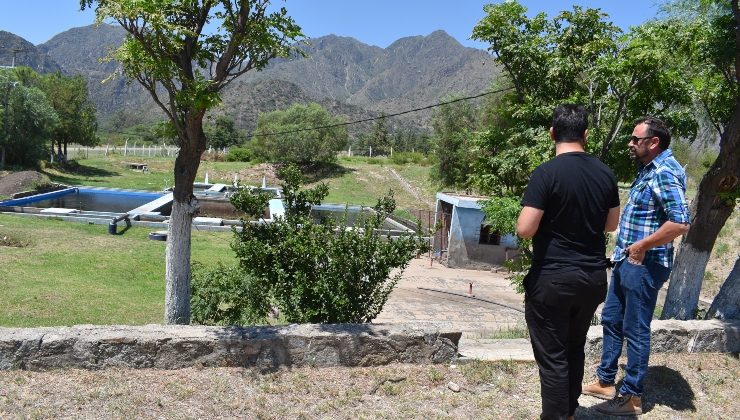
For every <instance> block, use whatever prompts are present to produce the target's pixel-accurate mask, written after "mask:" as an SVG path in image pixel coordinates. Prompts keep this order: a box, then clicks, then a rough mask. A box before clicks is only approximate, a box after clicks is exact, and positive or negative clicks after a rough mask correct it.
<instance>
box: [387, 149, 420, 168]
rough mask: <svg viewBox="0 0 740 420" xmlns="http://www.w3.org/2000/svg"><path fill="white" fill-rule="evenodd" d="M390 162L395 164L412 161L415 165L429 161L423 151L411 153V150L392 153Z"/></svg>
mask: <svg viewBox="0 0 740 420" xmlns="http://www.w3.org/2000/svg"><path fill="white" fill-rule="evenodd" d="M391 162H393V163H395V164H396V165H405V164H407V163H414V164H417V165H428V164H429V161H428V159H427V157H426V156H424V154H423V153H419V152H416V153H412V152H399V153H394V154H393V156H391Z"/></svg>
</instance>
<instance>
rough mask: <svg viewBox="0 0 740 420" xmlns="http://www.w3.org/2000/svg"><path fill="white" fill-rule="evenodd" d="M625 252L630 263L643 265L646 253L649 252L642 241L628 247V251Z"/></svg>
mask: <svg viewBox="0 0 740 420" xmlns="http://www.w3.org/2000/svg"><path fill="white" fill-rule="evenodd" d="M624 252H626V253H627V259H628V261H629V262H630V263H632V264H637V265H642V261H643V260H644V259H645V253H646V252H647V249H646V248H645V246H644V245H642V244H641V242H640V241H637V242H635V243H634V244H632V245H630V246H628V247H627V249H625V250H624Z"/></svg>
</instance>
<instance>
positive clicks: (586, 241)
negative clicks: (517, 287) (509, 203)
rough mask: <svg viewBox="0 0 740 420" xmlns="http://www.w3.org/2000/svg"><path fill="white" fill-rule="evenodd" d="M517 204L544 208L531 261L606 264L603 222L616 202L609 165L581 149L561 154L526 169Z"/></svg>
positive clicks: (551, 264) (549, 264)
mask: <svg viewBox="0 0 740 420" xmlns="http://www.w3.org/2000/svg"><path fill="white" fill-rule="evenodd" d="M522 205H523V206H527V207H534V208H536V209H540V210H544V214H543V215H542V220H541V221H540V225H539V227H538V228H537V233H536V234H535V235H534V238H533V241H532V245H533V247H534V256H533V261H532V265H533V266H535V267H542V268H560V267H565V266H573V265H575V266H579V267H585V268H605V267H606V261H607V260H606V256H605V252H606V243H605V237H604V226H605V224H606V217H607V214H608V213H609V209H611V208H614V207H618V206H619V192H618V190H617V181H616V178H615V177H614V173H612V171H611V169H609V167H607V166H606V165H604V164H603V163H602V162H601V161H600V160H599V159H597V158H596V157H594V156H592V155H590V154H588V153H585V152H570V153H562V154H560V155H558V156H556V157H555V158H554V159H552V160H550V161H548V162H545V163H543V164H542V165H540V166H538V167H537V169H535V170H534V172H532V176H531V177H530V179H529V184H528V185H527V189H526V190H525V191H524V196H523V197H522Z"/></svg>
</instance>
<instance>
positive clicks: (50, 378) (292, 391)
mask: <svg viewBox="0 0 740 420" xmlns="http://www.w3.org/2000/svg"><path fill="white" fill-rule="evenodd" d="M589 363H590V366H587V369H586V373H587V376H588V375H589V374H590V373H591V372H593V370H594V368H595V364H596V361H595V360H591V361H589ZM650 364H651V367H650V374H649V377H648V379H647V392H646V395H645V404H644V407H645V408H646V410H647V413H646V415H645V416H643V418H646V419H683V418H686V419H689V418H697V419H699V418H727V419H730V418H737V413H738V411H739V410H740V378H739V376H738V371H739V369H738V367H740V363H739V362H738V360H737V358H735V357H732V356H728V355H721V354H701V355H699V354H679V355H677V354H670V355H668V354H658V355H654V356H653V358H652V359H651V363H650ZM539 398H540V397H539V379H538V375H537V369H536V367H535V365H534V364H531V363H514V362H473V363H468V364H462V365H458V366H455V365H436V366H431V365H391V366H386V367H379V368H378V367H376V368H297V369H284V370H280V371H277V372H260V371H258V370H255V369H242V368H204V369H197V368H191V369H182V370H174V371H157V370H146V369H142V370H116V369H109V370H104V371H82V370H58V371H51V372H27V371H3V372H0V418H93V419H97V418H164V419H168V418H172V419H175V418H176V419H183V418H254V419H268V418H270V419H271V418H275V419H277V418H280V419H285V418H331V419H333V418H337V419H350V418H352V419H355V418H372V419H375V418H389V419H391V418H392V419H397V418H409V419H422V418H423V419H427V418H439V419H444V418H450V419H481V418H486V419H487V418H492V419H494V418H535V417H537V416H538V414H539V409H540V399H539ZM580 401H581V404H582V405H583V407H581V408H579V410H578V411H577V412H576V418H579V419H597V418H603V417H601V416H598V415H597V414H595V412H594V411H593V410H592V409H590V408H588V407H590V406H592V405H594V404H596V403H598V402H600V401H599V400H596V399H594V398H591V397H585V396H583V397H581V400H580Z"/></svg>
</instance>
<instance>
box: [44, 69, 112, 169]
mask: <svg viewBox="0 0 740 420" xmlns="http://www.w3.org/2000/svg"><path fill="white" fill-rule="evenodd" d="M39 86H40V88H41V90H43V92H44V93H45V94H46V99H47V100H48V101H49V103H50V104H51V106H52V107H53V108H54V110H55V111H56V113H57V115H58V116H59V122H58V124H56V126H55V127H54V129H53V130H52V133H51V152H52V153H54V146H55V145H56V155H57V158H58V159H60V160H61V161H66V160H67V144H69V143H76V144H80V145H83V146H94V145H96V144H98V138H97V136H96V135H95V132H96V131H97V129H98V123H97V119H96V117H95V105H93V103H92V102H90V99H89V98H88V94H87V83H86V82H85V79H83V78H82V76H75V77H65V76H62V74H61V73H58V72H57V73H52V74H48V75H45V76H42V77H41V80H40V83H39Z"/></svg>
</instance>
